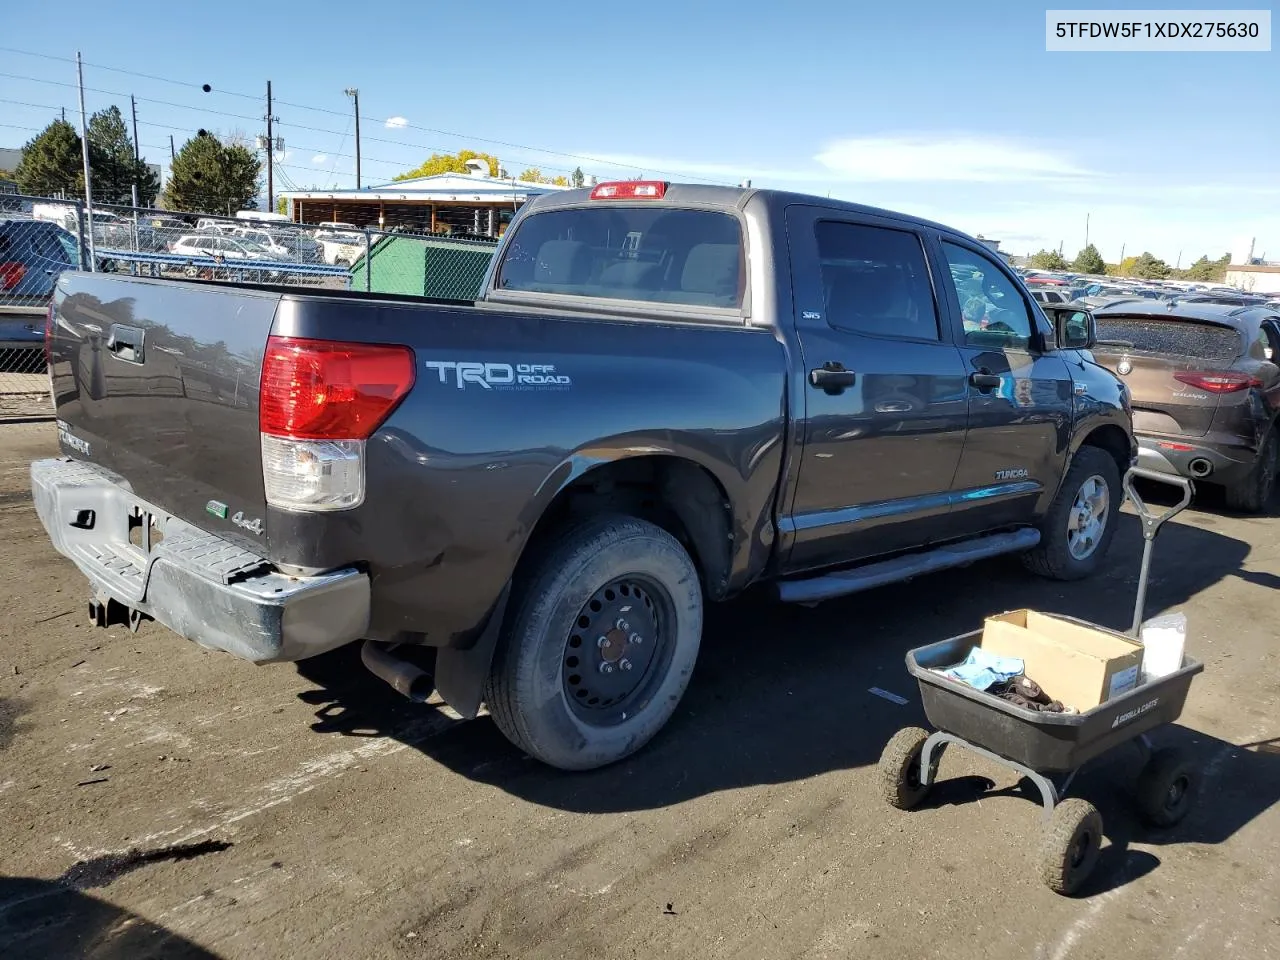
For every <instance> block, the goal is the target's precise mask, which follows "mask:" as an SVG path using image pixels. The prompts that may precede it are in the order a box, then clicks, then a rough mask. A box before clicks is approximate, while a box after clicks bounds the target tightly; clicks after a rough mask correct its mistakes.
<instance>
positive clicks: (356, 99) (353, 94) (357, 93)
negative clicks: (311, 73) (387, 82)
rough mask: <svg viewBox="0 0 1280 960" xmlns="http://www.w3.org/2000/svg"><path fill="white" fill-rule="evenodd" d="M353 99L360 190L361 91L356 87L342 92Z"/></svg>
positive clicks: (357, 172)
mask: <svg viewBox="0 0 1280 960" xmlns="http://www.w3.org/2000/svg"><path fill="white" fill-rule="evenodd" d="M342 92H343V93H345V94H346V95H347V96H348V97H350V98H351V100H352V103H354V104H355V108H356V189H357V190H359V189H360V91H359V90H357V89H356V88H355V87H347V89H346V90H344V91H342Z"/></svg>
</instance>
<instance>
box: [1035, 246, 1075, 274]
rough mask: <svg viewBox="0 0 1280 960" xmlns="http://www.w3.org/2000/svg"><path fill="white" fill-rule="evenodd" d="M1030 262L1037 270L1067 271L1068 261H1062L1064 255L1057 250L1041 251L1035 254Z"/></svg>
mask: <svg viewBox="0 0 1280 960" xmlns="http://www.w3.org/2000/svg"><path fill="white" fill-rule="evenodd" d="M1028 262H1029V264H1030V265H1031V267H1033V268H1034V269H1036V270H1065V269H1067V261H1066V260H1063V259H1062V254H1060V253H1059V252H1058V251H1057V250H1041V251H1040V252H1039V253H1033V254H1032V255H1031V260H1030V261H1028Z"/></svg>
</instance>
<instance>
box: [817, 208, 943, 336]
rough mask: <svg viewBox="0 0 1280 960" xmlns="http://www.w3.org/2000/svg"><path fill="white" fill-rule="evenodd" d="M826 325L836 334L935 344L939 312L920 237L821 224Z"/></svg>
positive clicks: (860, 226)
mask: <svg viewBox="0 0 1280 960" xmlns="http://www.w3.org/2000/svg"><path fill="white" fill-rule="evenodd" d="M816 231H817V240H818V257H819V260H820V263H821V265H822V287H823V293H824V295H825V298H826V305H827V322H828V323H829V324H830V325H831V326H833V327H835V328H836V329H838V330H846V331H849V332H852V333H865V334H870V335H872V336H878V337H900V338H906V339H910V340H937V339H938V311H937V309H936V307H935V306H934V300H933V286H932V284H931V283H930V281H929V268H928V266H927V264H926V262H925V257H924V247H923V246H922V244H921V242H920V238H919V237H918V236H916V235H915V234H913V233H909V232H907V231H905V230H889V229H886V228H884V227H872V226H867V225H865V224H858V223H840V222H838V221H834V220H822V221H819V223H818V225H817V228H816Z"/></svg>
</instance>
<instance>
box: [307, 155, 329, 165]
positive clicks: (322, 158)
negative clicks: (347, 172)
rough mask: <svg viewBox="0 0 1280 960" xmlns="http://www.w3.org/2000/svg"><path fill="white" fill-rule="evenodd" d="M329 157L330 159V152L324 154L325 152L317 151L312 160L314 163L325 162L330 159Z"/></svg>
mask: <svg viewBox="0 0 1280 960" xmlns="http://www.w3.org/2000/svg"><path fill="white" fill-rule="evenodd" d="M328 159H329V156H328V154H324V153H317V154H316V155H315V156H314V157H312V158H311V162H312V163H324V162H325V161H326V160H328Z"/></svg>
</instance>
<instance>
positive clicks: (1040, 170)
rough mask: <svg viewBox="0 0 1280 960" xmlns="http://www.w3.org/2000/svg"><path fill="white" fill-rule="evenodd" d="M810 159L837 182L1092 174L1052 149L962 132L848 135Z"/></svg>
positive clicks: (991, 180)
mask: <svg viewBox="0 0 1280 960" xmlns="http://www.w3.org/2000/svg"><path fill="white" fill-rule="evenodd" d="M814 159H815V160H816V161H817V162H818V163H820V164H822V166H824V167H825V168H826V169H827V170H829V171H830V172H831V173H832V174H834V175H835V176H836V177H838V178H839V179H842V180H852V181H859V182H876V181H879V182H885V181H917V182H919V181H924V182H934V183H938V182H942V181H969V182H987V183H996V182H1010V181H1032V180H1062V179H1068V180H1070V179H1078V178H1082V177H1091V176H1094V174H1092V173H1091V172H1090V171H1088V170H1085V169H1083V168H1081V167H1079V166H1077V165H1076V164H1075V163H1074V162H1072V160H1071V159H1070V158H1069V157H1067V156H1065V155H1063V154H1060V153H1058V152H1056V151H1054V150H1049V149H1045V148H1042V147H1038V146H1035V145H1034V144H1030V143H1020V142H1018V141H1015V140H1002V139H999V138H995V137H987V136H978V135H974V134H967V133H957V134H944V135H913V136H882V137H853V138H850V139H845V140H837V141H835V142H834V143H832V144H831V145H830V146H828V147H827V148H826V149H825V150H823V151H822V152H821V153H819V154H818V155H817V156H816V157H814Z"/></svg>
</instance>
